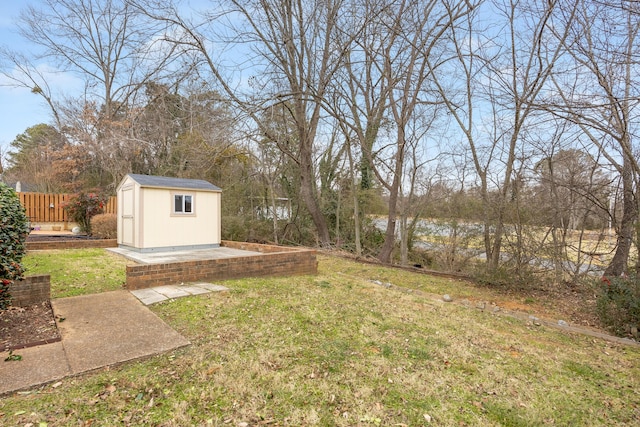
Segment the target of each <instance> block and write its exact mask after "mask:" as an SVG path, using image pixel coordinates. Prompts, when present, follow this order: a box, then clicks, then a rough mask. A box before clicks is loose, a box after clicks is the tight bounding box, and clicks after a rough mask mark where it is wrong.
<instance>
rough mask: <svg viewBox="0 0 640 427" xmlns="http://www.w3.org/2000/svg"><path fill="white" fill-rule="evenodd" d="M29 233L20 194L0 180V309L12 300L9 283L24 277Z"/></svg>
mask: <svg viewBox="0 0 640 427" xmlns="http://www.w3.org/2000/svg"><path fill="white" fill-rule="evenodd" d="M28 234H29V222H28V218H27V215H26V214H25V211H24V207H23V206H22V205H21V204H20V199H19V198H18V195H17V194H16V193H15V191H13V189H11V188H9V187H7V186H6V185H5V184H3V183H1V182H0V309H4V308H6V307H7V306H8V305H9V303H10V302H11V296H10V295H9V285H11V283H13V281H14V280H17V279H20V278H22V274H23V268H22V264H21V262H22V257H23V256H24V254H25V252H26V249H25V245H24V242H25V240H26V239H27V235H28Z"/></svg>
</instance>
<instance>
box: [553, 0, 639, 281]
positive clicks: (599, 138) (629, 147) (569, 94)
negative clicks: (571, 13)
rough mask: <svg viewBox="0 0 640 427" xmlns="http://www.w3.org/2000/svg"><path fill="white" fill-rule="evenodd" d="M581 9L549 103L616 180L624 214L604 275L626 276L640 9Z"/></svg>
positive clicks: (633, 205) (634, 202) (585, 0)
mask: <svg viewBox="0 0 640 427" xmlns="http://www.w3.org/2000/svg"><path fill="white" fill-rule="evenodd" d="M579 6H580V9H579V13H578V14H577V15H576V17H575V19H574V20H573V24H572V26H571V29H572V31H571V36H570V37H569V38H565V39H562V42H563V45H564V47H565V48H566V54H567V56H568V57H570V58H571V60H572V61H571V62H570V63H569V64H568V65H567V67H566V69H565V70H563V73H562V74H559V75H558V76H557V77H556V78H555V79H554V83H555V86H556V89H557V95H556V96H555V97H554V98H550V99H549V100H548V104H549V105H550V109H551V110H552V111H553V112H554V113H555V114H557V115H559V116H561V117H563V118H566V119H567V120H570V121H571V122H573V123H575V124H577V125H578V126H579V127H580V128H581V130H582V132H583V133H584V135H586V137H587V138H588V140H589V141H590V142H591V144H592V145H593V147H595V148H596V149H597V150H599V151H600V152H601V153H602V155H603V156H604V157H605V158H606V159H607V161H608V162H609V163H610V164H611V165H613V167H614V168H615V170H616V172H617V173H618V175H619V177H620V180H621V183H622V205H623V206H622V216H621V217H620V218H615V219H616V221H615V222H616V233H617V246H616V251H615V253H614V256H613V258H612V260H611V261H610V263H609V265H608V266H607V268H606V270H605V273H604V274H605V275H607V276H620V275H623V274H625V273H626V272H627V269H628V261H629V256H630V253H631V247H632V244H633V240H634V234H636V236H635V237H636V238H638V237H639V236H638V235H637V232H638V231H640V230H636V224H637V223H638V200H639V198H638V186H639V184H640V162H639V161H638V147H637V144H636V143H635V138H636V133H637V132H638V115H637V114H638V113H637V107H638V105H639V102H638V101H639V99H640V81H639V80H638V79H637V76H638V70H639V65H640V63H639V62H638V61H639V58H638V48H639V47H640V44H639V40H638V36H639V31H640V8H638V5H637V4H636V3H633V2H622V3H619V4H618V3H616V4H614V3H612V2H606V1H605V2H601V1H592V0H582V1H580V2H579ZM569 19H570V18H567V21H568V20H569ZM611 215H614V212H611ZM614 217H615V216H614ZM639 265H640V264H639ZM637 267H638V266H637Z"/></svg>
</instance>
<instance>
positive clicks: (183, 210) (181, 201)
mask: <svg viewBox="0 0 640 427" xmlns="http://www.w3.org/2000/svg"><path fill="white" fill-rule="evenodd" d="M173 212H174V213H179V214H191V213H193V196H192V195H191V194H174V195H173Z"/></svg>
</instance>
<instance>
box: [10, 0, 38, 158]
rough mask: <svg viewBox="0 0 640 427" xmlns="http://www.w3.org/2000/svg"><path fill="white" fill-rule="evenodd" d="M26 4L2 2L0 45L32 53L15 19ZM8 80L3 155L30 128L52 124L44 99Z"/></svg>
mask: <svg viewBox="0 0 640 427" xmlns="http://www.w3.org/2000/svg"><path fill="white" fill-rule="evenodd" d="M25 6H26V2H20V1H8V0H1V1H0V45H2V46H3V47H5V46H8V47H10V48H11V49H16V50H29V49H31V46H29V45H28V44H27V43H25V42H24V41H23V40H22V38H21V37H20V36H19V35H18V34H17V28H16V24H15V21H16V18H17V16H18V15H19V13H20V10H21V9H22V8H23V7H25ZM6 83H7V80H6V79H4V78H2V77H0V152H2V153H4V151H6V149H7V146H8V145H9V143H11V141H13V140H14V139H15V137H16V136H17V135H19V134H21V133H23V132H24V131H25V130H26V129H27V128H28V127H30V126H33V125H36V124H38V123H49V122H50V121H51V118H50V114H49V110H48V108H47V107H46V105H45V104H44V102H43V100H42V98H41V97H39V96H37V95H34V94H32V93H31V91H29V90H28V89H16V88H10V87H7V86H6Z"/></svg>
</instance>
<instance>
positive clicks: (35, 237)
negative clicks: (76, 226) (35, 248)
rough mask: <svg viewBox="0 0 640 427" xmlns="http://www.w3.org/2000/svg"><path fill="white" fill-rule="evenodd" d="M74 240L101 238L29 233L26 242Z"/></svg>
mask: <svg viewBox="0 0 640 427" xmlns="http://www.w3.org/2000/svg"><path fill="white" fill-rule="evenodd" d="M68 240H71V241H75V240H102V239H100V238H99V237H93V236H87V235H86V234H29V235H28V236H27V243H29V242H64V241H68Z"/></svg>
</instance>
